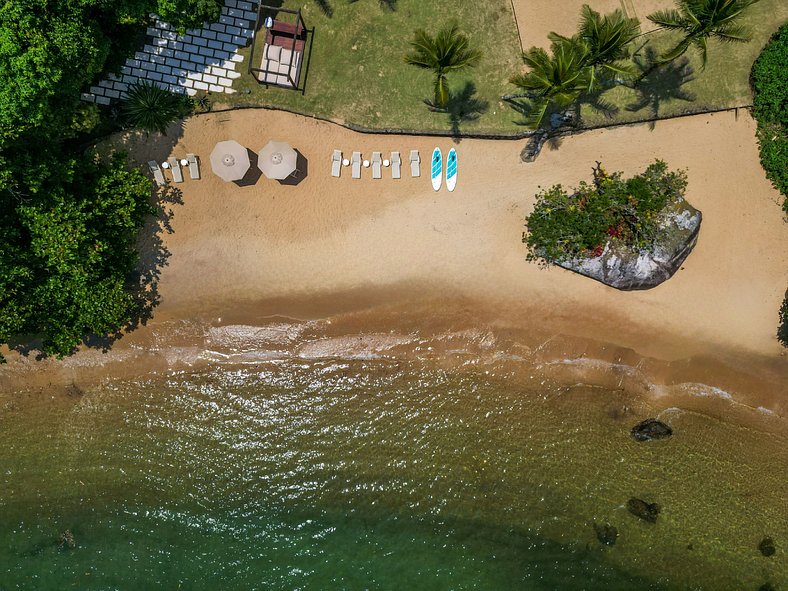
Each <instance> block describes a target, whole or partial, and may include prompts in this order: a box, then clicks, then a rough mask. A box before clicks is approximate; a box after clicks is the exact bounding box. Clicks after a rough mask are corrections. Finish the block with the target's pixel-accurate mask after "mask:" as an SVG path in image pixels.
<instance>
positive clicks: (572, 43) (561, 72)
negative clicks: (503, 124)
mask: <svg viewBox="0 0 788 591" xmlns="http://www.w3.org/2000/svg"><path fill="white" fill-rule="evenodd" d="M587 51H588V49H587V47H586V46H585V45H584V44H582V43H578V42H576V39H575V38H570V39H564V40H555V41H553V44H552V47H551V54H548V53H547V52H546V51H545V50H544V49H542V48H540V47H532V48H531V49H529V50H528V51H526V52H525V53H523V62H525V65H526V66H528V67H529V68H530V71H529V72H528V73H526V74H518V75H517V76H514V77H512V79H511V83H512V84H514V85H515V86H517V87H519V88H520V89H522V90H523V92H522V93H520V94H517V95H510V96H507V97H504V99H505V100H507V101H509V102H510V103H511V104H512V105H513V106H515V108H517V110H519V111H521V112H522V113H523V114H524V115H525V124H526V125H527V126H529V127H532V128H537V127H539V125H541V123H542V120H543V119H544V116H545V114H546V113H547V111H548V108H553V109H561V108H565V107H568V106H569V105H571V104H572V103H573V102H575V101H576V100H577V99H578V98H579V97H580V95H581V94H582V93H583V92H584V91H586V90H588V88H589V86H590V84H591V81H590V79H589V76H588V69H587V68H585V67H584V63H585V60H586V59H587ZM518 98H525V99H526V100H525V103H522V102H519V101H517V100H516V99H518Z"/></svg>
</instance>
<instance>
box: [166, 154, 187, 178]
mask: <svg viewBox="0 0 788 591" xmlns="http://www.w3.org/2000/svg"><path fill="white" fill-rule="evenodd" d="M167 162H169V163H170V170H172V180H174V181H175V182H176V183H182V182H183V173H182V172H181V163H180V162H179V161H178V159H177V158H176V157H175V156H172V157H170V158H168V159H167Z"/></svg>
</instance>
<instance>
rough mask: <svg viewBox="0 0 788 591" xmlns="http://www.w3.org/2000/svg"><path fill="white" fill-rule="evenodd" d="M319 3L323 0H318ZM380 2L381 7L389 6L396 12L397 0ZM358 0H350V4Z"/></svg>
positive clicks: (381, 0)
mask: <svg viewBox="0 0 788 591" xmlns="http://www.w3.org/2000/svg"><path fill="white" fill-rule="evenodd" d="M316 1H317V2H318V4H319V3H320V2H321V1H322V0H316ZM378 1H379V3H380V7H381V8H387V9H388V10H390V11H391V12H395V11H396V10H397V0H378ZM356 2H358V0H348V4H355V3H356Z"/></svg>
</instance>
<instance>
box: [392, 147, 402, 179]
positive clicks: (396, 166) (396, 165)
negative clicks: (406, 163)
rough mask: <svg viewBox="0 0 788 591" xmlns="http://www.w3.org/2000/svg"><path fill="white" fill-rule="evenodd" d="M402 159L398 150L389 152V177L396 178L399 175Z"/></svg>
mask: <svg viewBox="0 0 788 591" xmlns="http://www.w3.org/2000/svg"><path fill="white" fill-rule="evenodd" d="M401 169H402V159H400V157H399V152H392V153H391V178H393V179H398V178H400V176H401V174H402V173H401Z"/></svg>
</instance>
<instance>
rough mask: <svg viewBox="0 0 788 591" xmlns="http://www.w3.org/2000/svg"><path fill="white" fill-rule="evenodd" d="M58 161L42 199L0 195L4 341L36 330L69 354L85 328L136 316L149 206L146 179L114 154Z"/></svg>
mask: <svg viewBox="0 0 788 591" xmlns="http://www.w3.org/2000/svg"><path fill="white" fill-rule="evenodd" d="M54 167H55V168H57V177H53V178H51V179H46V180H44V181H43V183H44V186H43V187H42V191H41V194H40V195H39V196H37V197H34V198H31V199H23V200H15V199H13V198H11V197H10V196H9V195H8V194H7V193H3V207H2V210H3V217H2V220H1V221H2V231H3V237H2V238H3V240H2V249H3V256H2V258H0V341H2V342H8V340H9V339H11V338H12V337H13V336H14V335H23V334H31V335H41V336H42V337H43V339H44V341H43V346H42V351H44V352H45V353H48V354H66V353H69V352H70V351H71V350H72V349H73V348H74V347H75V346H76V345H78V344H79V343H80V342H81V341H82V338H83V337H84V336H85V335H86V334H97V335H110V334H113V333H114V332H115V331H117V330H118V329H119V327H122V326H123V325H124V324H126V323H128V322H129V321H130V320H131V319H132V317H133V315H134V314H135V312H136V303H135V297H134V295H133V294H132V293H130V292H129V290H127V283H128V274H129V273H130V271H131V270H132V269H133V268H134V265H135V263H136V260H137V254H136V250H135V248H134V245H135V240H136V236H137V233H138V231H139V229H140V227H141V226H142V224H143V221H144V218H145V216H146V215H148V214H151V213H153V209H152V207H151V205H150V203H149V196H150V187H151V185H150V180H149V179H148V178H146V177H145V176H144V175H143V174H142V173H141V172H139V170H131V171H128V170H126V167H125V166H124V162H123V161H122V159H120V158H116V159H114V160H113V161H111V162H109V163H102V162H98V161H93V160H89V159H88V160H76V159H72V160H70V161H68V162H61V163H58V164H56V165H54Z"/></svg>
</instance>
